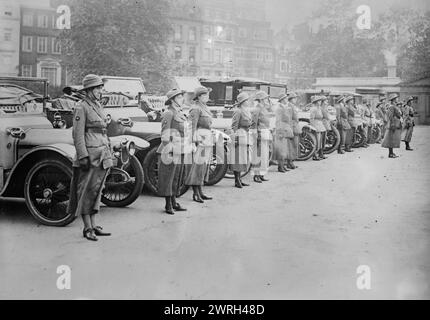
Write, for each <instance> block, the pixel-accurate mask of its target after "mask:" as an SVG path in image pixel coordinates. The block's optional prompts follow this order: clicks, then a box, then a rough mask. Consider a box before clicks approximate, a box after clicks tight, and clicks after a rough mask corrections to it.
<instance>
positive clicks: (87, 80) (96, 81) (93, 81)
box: [81, 74, 104, 90]
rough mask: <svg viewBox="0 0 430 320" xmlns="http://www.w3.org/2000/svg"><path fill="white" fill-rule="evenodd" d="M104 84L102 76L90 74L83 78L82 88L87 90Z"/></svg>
mask: <svg viewBox="0 0 430 320" xmlns="http://www.w3.org/2000/svg"><path fill="white" fill-rule="evenodd" d="M100 86H104V82H103V80H102V78H101V77H100V76H98V75H96V74H88V75H86V76H85V77H84V79H83V80H82V89H81V90H86V89H90V88H95V87H100Z"/></svg>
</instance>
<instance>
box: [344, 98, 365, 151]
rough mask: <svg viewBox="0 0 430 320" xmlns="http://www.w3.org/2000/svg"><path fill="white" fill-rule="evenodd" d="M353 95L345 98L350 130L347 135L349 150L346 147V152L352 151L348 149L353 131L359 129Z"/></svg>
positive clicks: (351, 141) (352, 139) (353, 134)
mask: <svg viewBox="0 0 430 320" xmlns="http://www.w3.org/2000/svg"><path fill="white" fill-rule="evenodd" d="M354 100H355V99H354V97H353V96H349V97H346V98H345V104H346V110H347V111H348V123H349V125H350V126H351V130H350V131H349V132H348V135H347V138H346V140H347V145H348V146H349V150H348V149H347V150H346V151H347V152H352V150H351V149H350V148H351V147H352V146H353V145H354V136H355V131H356V130H358V129H359V126H360V124H361V123H360V122H359V121H358V117H359V114H358V110H357V108H356V107H355V105H354V103H355V101H354Z"/></svg>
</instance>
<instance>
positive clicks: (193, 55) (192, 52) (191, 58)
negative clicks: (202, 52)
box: [188, 46, 196, 63]
mask: <svg viewBox="0 0 430 320" xmlns="http://www.w3.org/2000/svg"><path fill="white" fill-rule="evenodd" d="M188 51H189V52H188V61H189V62H191V63H195V62H196V47H193V46H192V47H189V48H188Z"/></svg>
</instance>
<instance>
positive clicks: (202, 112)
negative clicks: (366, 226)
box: [185, 87, 213, 203]
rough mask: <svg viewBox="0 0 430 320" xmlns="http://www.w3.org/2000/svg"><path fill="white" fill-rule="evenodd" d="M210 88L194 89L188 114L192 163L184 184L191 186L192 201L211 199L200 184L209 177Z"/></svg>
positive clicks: (211, 146)
mask: <svg viewBox="0 0 430 320" xmlns="http://www.w3.org/2000/svg"><path fill="white" fill-rule="evenodd" d="M211 91H212V89H208V88H206V87H198V88H196V89H195V90H194V101H195V103H194V105H193V106H192V107H191V109H190V113H189V116H188V119H189V121H191V127H192V137H193V139H192V141H193V144H194V145H195V151H194V152H193V163H192V164H191V168H190V171H189V174H188V177H187V179H186V181H185V184H186V185H188V186H191V187H192V188H193V201H195V202H198V203H203V202H204V201H203V200H212V197H209V196H207V195H205V194H204V193H203V190H202V186H203V185H204V183H205V182H207V181H208V179H209V164H210V162H211V159H212V152H213V141H212V140H213V139H212V131H211V127H212V112H211V111H210V110H209V109H208V106H207V105H206V103H207V102H208V101H209V93H210V92H211Z"/></svg>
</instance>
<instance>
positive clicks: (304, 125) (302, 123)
mask: <svg viewBox="0 0 430 320" xmlns="http://www.w3.org/2000/svg"><path fill="white" fill-rule="evenodd" d="M299 128H300V130H301V131H302V130H303V129H304V128H308V129H309V130H311V131H312V132H316V131H317V129H315V127H313V126H311V125H310V124H309V123H307V122H306V121H299Z"/></svg>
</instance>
